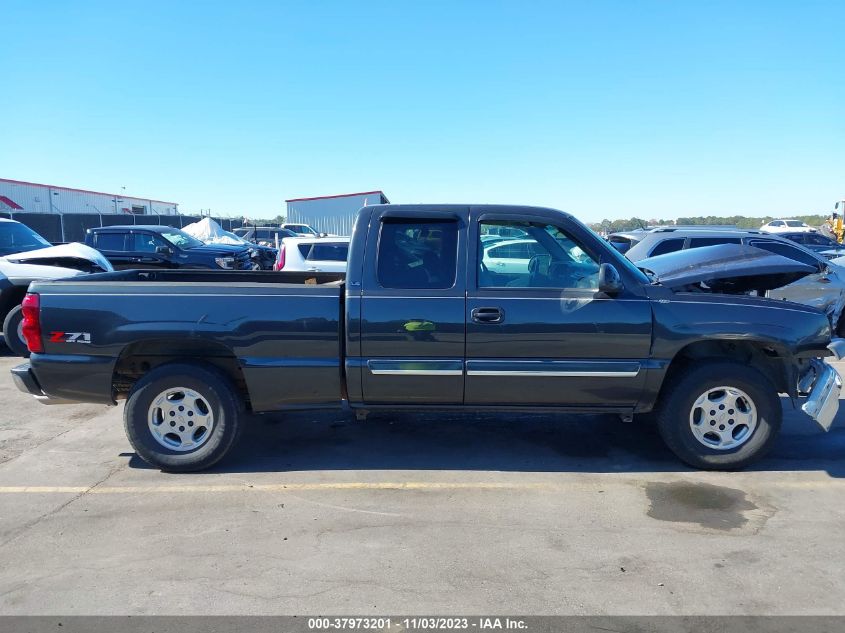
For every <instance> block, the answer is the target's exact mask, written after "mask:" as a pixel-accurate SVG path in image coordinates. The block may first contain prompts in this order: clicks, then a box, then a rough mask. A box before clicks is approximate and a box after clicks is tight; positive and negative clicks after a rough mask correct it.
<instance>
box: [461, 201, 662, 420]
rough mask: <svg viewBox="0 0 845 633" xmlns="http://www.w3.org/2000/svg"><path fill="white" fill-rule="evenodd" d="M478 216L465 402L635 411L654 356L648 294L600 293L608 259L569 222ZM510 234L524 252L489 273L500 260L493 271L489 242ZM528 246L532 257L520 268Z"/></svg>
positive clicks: (473, 247) (488, 214)
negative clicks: (488, 236)
mask: <svg viewBox="0 0 845 633" xmlns="http://www.w3.org/2000/svg"><path fill="white" fill-rule="evenodd" d="M473 213H475V211H473ZM479 213H480V215H479V217H478V218H477V220H476V219H475V218H473V220H472V222H471V224H470V230H469V238H468V242H469V244H470V248H469V251H470V253H469V261H470V262H471V264H469V265H468V270H469V276H468V281H467V285H468V292H467V306H466V329H467V346H466V372H467V375H466V384H465V399H464V401H465V402H466V403H467V404H484V405H520V404H529V405H533V404H539V405H548V406H573V407H582V408H589V407H591V406H605V407H607V406H611V407H613V406H619V407H620V408H623V407H629V406H633V405H635V404H636V403H637V401H638V400H639V398H640V393H641V392H642V389H643V386H644V384H645V377H646V371H647V363H648V358H649V351H650V347H651V307H650V304H649V301H648V300H647V299H646V298H645V297H644V296H643V293H642V289H641V288H640V287H637V288H628V289H626V290H625V291H624V292H623V293H621V294H620V295H618V296H614V297H608V296H604V295H602V294H601V293H599V292H598V290H597V288H598V272H599V265H600V264H601V263H602V261H601V258H602V252H601V250H600V249H598V248H597V246H596V245H595V244H594V243H593V242H591V241H589V240H586V241H585V240H584V239H583V238H584V233H583V231H584V229H583V228H581V227H577V226H575V223H573V222H571V221H570V220H568V218H567V216H566V215H565V214H559V215H558V214H554V215H551V216H549V215H538V216H536V217H534V216H531V215H523V214H519V215H513V214H510V215H509V214H508V213H506V212H501V213H500V212H490V211H483V210H479ZM503 230H505V231H506V232H508V233H512V234H514V235H517V236H519V237H517V238H514V239H513V241H512V244H513V246H516V245H517V244H519V245H520V248H519V249H516V248H514V249H512V250H513V253H514V254H515V255H519V257H515V259H517V260H520V261H519V262H515V263H514V265H512V266H508V265H506V266H503V267H502V266H496V265H491V264H498V263H499V261H500V260H501V257H499V258H498V259H493V260H492V261H488V260H489V259H490V252H491V250H493V249H491V248H490V247H489V242H488V246H487V247H486V248H485V242H486V241H487V240H482V236H484V235H485V234H488V233H490V234H499V235H502V234H503ZM579 235H580V236H581V237H580V238H579ZM527 242H530V243H531V249H530V252H531V253H532V255H531V258H530V260H529V261H528V263H527V265H526V266H523V265H522V262H521V260H522V259H523V257H522V253H523V251H524V250H525V248H524V246H525V244H526V243H527ZM508 244H509V243H508V242H496V243H495V247H493V248H494V249H498V252H496V253H494V255H501V254H502V252H504V254H507V253H508V252H509V250H508V249H507V248H505V249H502V245H504V246H506V247H507V246H508ZM588 244H592V247H591V246H589V245H588ZM517 263H518V264H519V265H517ZM637 291H639V292H637Z"/></svg>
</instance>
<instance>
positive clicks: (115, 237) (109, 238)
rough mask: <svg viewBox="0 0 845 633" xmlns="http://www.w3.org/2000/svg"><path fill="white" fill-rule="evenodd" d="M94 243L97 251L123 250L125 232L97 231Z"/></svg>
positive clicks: (124, 248) (124, 246) (124, 247)
mask: <svg viewBox="0 0 845 633" xmlns="http://www.w3.org/2000/svg"><path fill="white" fill-rule="evenodd" d="M94 245H95V247H96V248H97V250H99V251H112V252H120V251H125V250H126V233H97V234H96V237H95V238H94Z"/></svg>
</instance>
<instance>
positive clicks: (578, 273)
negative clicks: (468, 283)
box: [478, 222, 599, 289]
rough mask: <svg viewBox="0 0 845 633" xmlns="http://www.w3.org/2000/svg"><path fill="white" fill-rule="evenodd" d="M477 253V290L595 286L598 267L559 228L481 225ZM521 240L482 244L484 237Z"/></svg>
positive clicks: (504, 224)
mask: <svg viewBox="0 0 845 633" xmlns="http://www.w3.org/2000/svg"><path fill="white" fill-rule="evenodd" d="M480 229H481V230H480V239H479V244H478V253H479V256H480V260H479V262H478V286H479V287H480V288H503V287H510V288H520V287H522V288H527V287H536V288H586V289H595V288H597V287H598V271H599V265H598V263H597V262H596V260H594V259H593V258H592V257H591V256H590V255H589V254H588V253H587V252H586V251H585V250H583V249H582V248H581V246H580V245H579V244H578V243H577V242H576V241H575V240H574V239H573V238H572V237H571V236H570V235H569V234H568V233H566V232H565V231H563V230H562V229H560V228H558V227H556V226H553V225H547V224H537V223H528V222H489V223H488V222H482V223H481V225H480ZM491 234H492V235H507V234H510V235H522V236H524V239H519V240H511V241H509V242H501V243H497V244H494V245H493V246H490V245H489V244H486V245H485V242H484V241H483V237H484V236H485V235H491Z"/></svg>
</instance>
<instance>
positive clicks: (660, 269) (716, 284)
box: [637, 244, 818, 292]
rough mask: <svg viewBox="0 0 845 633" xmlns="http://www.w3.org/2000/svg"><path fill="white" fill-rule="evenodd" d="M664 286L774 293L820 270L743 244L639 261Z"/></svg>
mask: <svg viewBox="0 0 845 633" xmlns="http://www.w3.org/2000/svg"><path fill="white" fill-rule="evenodd" d="M637 266H639V267H640V268H641V269H642V270H645V271H646V272H649V273H652V274H653V275H654V276H655V277H656V280H657V281H658V282H660V284H661V285H663V286H666V287H668V288H678V287H681V286H689V285H693V284H704V285H706V286H707V287H708V288H709V289H710V290H713V291H715V292H746V291H749V290H759V291H766V290H773V289H774V288H780V287H782V286H786V285H788V284H791V283H792V282H794V281H797V280H798V279H801V278H802V277H806V276H807V275H809V274H811V273H815V272H818V270H817V269H816V268H815V267H813V266H810V265H808V264H802V263H801V262H797V261H795V260H793V259H789V258H787V257H783V256H782V255H776V254H774V253H770V252H769V251H764V250H763V249H760V248H755V247H754V246H746V245H744V244H719V245H717V246H703V247H701V248H690V249H686V250H682V251H676V252H674V253H667V254H666V255H658V256H656V257H648V258H646V259H643V260H640V261H638V262H637Z"/></svg>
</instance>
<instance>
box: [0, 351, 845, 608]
mask: <svg viewBox="0 0 845 633" xmlns="http://www.w3.org/2000/svg"><path fill="white" fill-rule="evenodd" d="M2 349H3V348H2V347H0V350H2ZM2 354H3V352H0V355H2ZM18 362H20V359H17V358H12V357H9V356H8V355H5V356H3V357H0V402H2V408H1V409H0V560H2V565H0V614H294V613H295V614H318V613H336V614H337V613H344V614H361V615H378V614H391V613H392V614H399V613H410V614H441V615H442V614H469V613H475V614H478V613H499V614H508V613H521V614H582V613H584V614H708V615H714V614H739V613H742V614H763V613H765V614H845V606H843V603H842V600H841V596H842V595H845V573H843V565H845V562H844V561H845V539H843V538H842V535H843V529H842V528H843V525H845V457H843V456H844V455H845V408H843V411H841V412H840V415H839V416H838V419H837V420H836V422H835V423H834V427H833V429H832V430H831V432H830V433H828V434H824V433H822V432H821V431H819V430H817V429H816V428H815V426H814V425H813V424H812V422H811V421H810V420H809V419H808V418H806V417H805V416H804V415H803V414H801V413H799V412H796V411H793V410H792V409H791V405H789V403H788V402H786V404H785V406H786V411H787V414H786V417H785V425H784V430H783V433H782V434H781V437H780V439H779V441H778V442H777V444H776V446H775V448H774V450H773V452H772V453H771V454H770V456H769V457H768V458H766V459H765V460H764V461H762V462H760V463H759V464H758V465H756V466H755V467H753V468H752V469H750V470H747V471H744V472H741V473H704V472H697V471H693V470H691V469H688V468H686V467H684V466H682V465H681V464H680V463H679V462H678V461H677V460H676V459H675V458H674V457H673V456H672V455H671V454H670V453H669V451H668V449H666V448H665V447H664V446H663V444H662V442H661V440H660V438H659V437H658V435H657V433H656V431H655V430H654V429H653V428H652V427H651V426H650V425H648V424H646V423H636V422H635V423H631V424H623V423H621V422H620V421H619V420H618V419H617V418H615V417H612V416H577V417H576V416H565V415H544V416H538V415H521V414H518V415H514V416H504V415H483V416H481V415H408V414H397V415H392V414H380V415H377V416H372V417H371V418H370V419H369V420H367V421H366V422H358V421H356V420H355V418H354V416H351V415H347V414H345V413H341V412H335V413H331V412H330V413H319V414H314V413H296V414H286V415H274V416H262V417H255V418H253V419H252V420H250V422H251V423H250V424H249V425H248V428H247V431H246V432H245V434H244V437H243V440H242V441H241V443H240V445H239V446H238V448H237V449H236V451H235V452H234V453H233V454H232V455H231V456H230V457H229V458H228V459H227V460H226V461H225V462H224V463H222V464H220V465H219V466H218V467H216V468H215V469H213V470H212V471H210V472H205V473H197V474H189V475H170V474H165V473H161V472H159V471H157V470H154V469H151V468H149V467H147V466H146V465H145V464H144V463H143V462H141V461H140V460H139V459H138V458H137V457H136V456H135V455H134V453H133V452H132V449H131V447H130V446H129V444H128V442H127V441H126V439H125V437H124V434H123V427H122V418H121V416H122V406H120V407H105V406H95V405H82V404H81V405H69V406H56V407H45V406H43V405H40V404H38V403H36V402H35V401H33V400H32V399H31V398H30V397H28V396H26V395H24V394H22V393H19V392H18V391H17V390H16V389H15V387H14V386H13V384H12V381H11V378H10V377H9V375H8V369H9V368H10V367H12V366H13V365H15V364H17V363H18ZM842 369H845V367H841V368H840V370H842Z"/></svg>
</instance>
